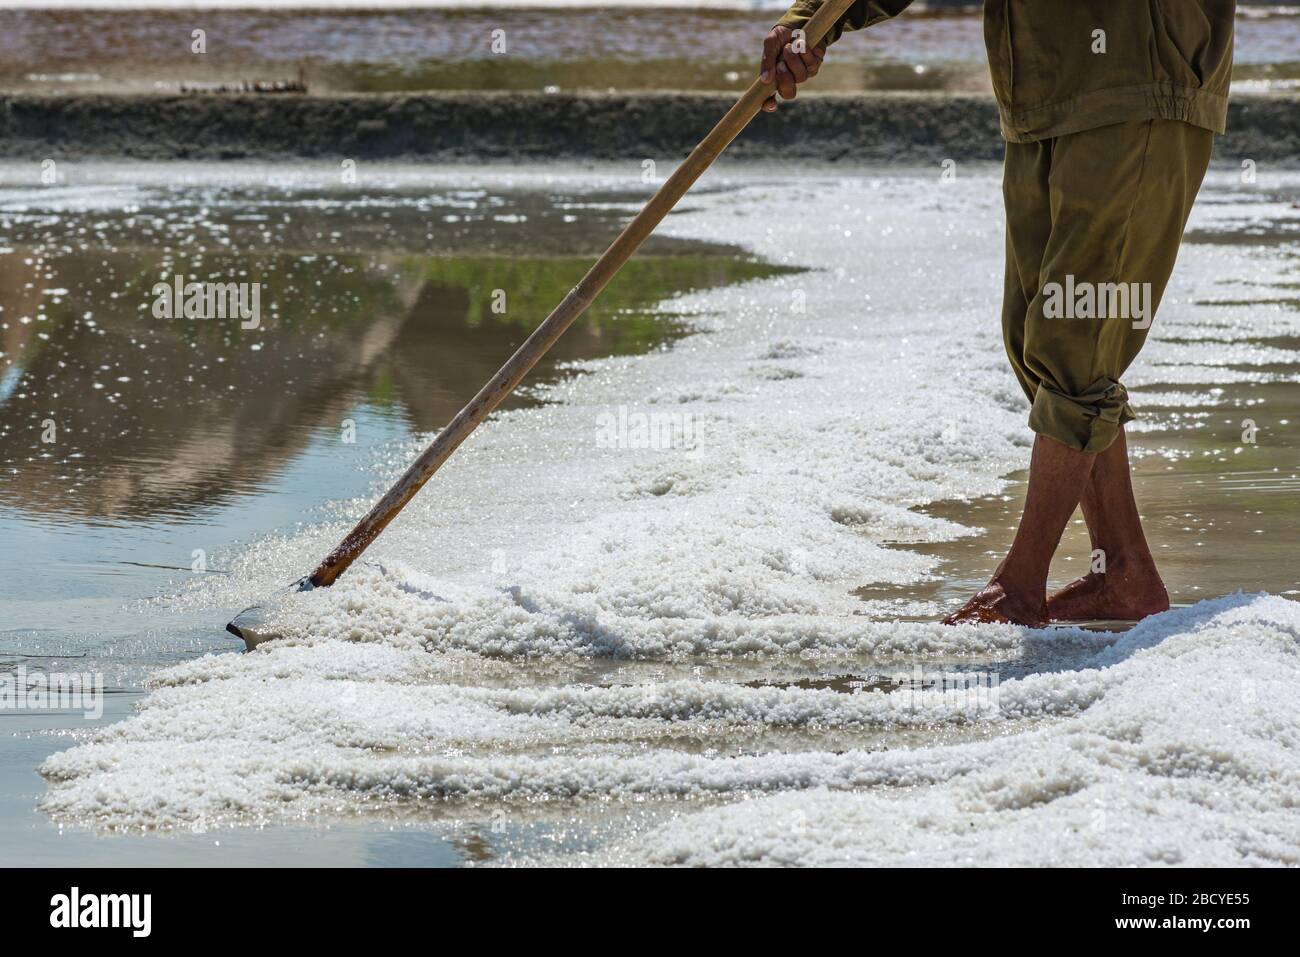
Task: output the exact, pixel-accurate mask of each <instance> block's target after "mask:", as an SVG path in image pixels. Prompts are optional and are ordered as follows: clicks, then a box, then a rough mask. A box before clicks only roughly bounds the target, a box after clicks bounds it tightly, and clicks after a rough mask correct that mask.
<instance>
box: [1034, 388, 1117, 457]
mask: <svg viewBox="0 0 1300 957" xmlns="http://www.w3.org/2000/svg"><path fill="white" fill-rule="evenodd" d="M1134 418H1136V416H1135V415H1134V414H1133V409H1132V407H1131V406H1130V405H1129V404H1128V390H1127V389H1125V388H1124V386H1122V385H1120V384H1119V383H1118V382H1115V381H1114V380H1113V379H1101V380H1099V381H1097V382H1094V383H1093V384H1092V385H1091V386H1089V387H1088V389H1087V391H1086V392H1085V393H1084V394H1083V395H1077V396H1070V395H1065V394H1063V393H1061V392H1057V391H1056V390H1054V389H1052V388H1051V387H1050V386H1048V385H1047V384H1046V383H1040V384H1039V386H1038V391H1037V392H1036V393H1035V394H1034V405H1033V408H1031V409H1030V410H1029V427H1030V428H1031V429H1033V430H1034V431H1035V432H1037V433H1038V434H1039V435H1046V436H1048V437H1049V438H1053V439H1056V440H1057V441H1058V442H1061V443H1064V444H1065V445H1068V446H1069V447H1070V448H1072V449H1075V450H1077V451H1079V452H1104V451H1106V449H1108V448H1109V447H1110V444H1111V443H1112V442H1114V441H1115V439H1116V437H1117V436H1118V435H1119V430H1120V428H1121V427H1122V426H1123V425H1124V423H1125V422H1132V421H1133V419H1134Z"/></svg>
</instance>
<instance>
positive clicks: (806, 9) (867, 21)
mask: <svg viewBox="0 0 1300 957" xmlns="http://www.w3.org/2000/svg"><path fill="white" fill-rule="evenodd" d="M911 4H912V0H858V2H857V3H855V4H853V6H851V7H849V12H848V13H846V14H844V16H842V17H840V20H839V22H838V23H836V24H835V26H833V27H831V32H830V33H828V34H826V39H825V40H823V41H822V42H823V43H824V44H825V45H826V46H830V45H831V44H832V43H834V42H835V41H836V40H838V39H839V38H840V35H841V34H842V33H844V31H845V30H862V29H864V28H866V27H869V26H871V25H872V24H875V23H879V22H880V21H881V20H888V19H890V18H891V17H896V16H898V15H899V14H900V13H902V12H903V11H904V10H906V9H907V8H908V7H909V6H911ZM821 5H822V0H795V3H794V6H792V7H791V8H790V9H789V11H787V12H786V15H785V16H783V17H782V18H781V19H780V20H778V21H776V25H777V26H778V27H789V28H790V29H791V30H797V29H799V28H800V27H802V26H803V25H804V24H805V23H807V22H808V21H809V20H811V19H812V15H813V14H814V13H816V12H817V8H818V7H820V6H821Z"/></svg>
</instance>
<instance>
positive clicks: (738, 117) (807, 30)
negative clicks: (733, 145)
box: [308, 0, 855, 587]
mask: <svg viewBox="0 0 1300 957" xmlns="http://www.w3.org/2000/svg"><path fill="white" fill-rule="evenodd" d="M854 2H855V0H826V2H824V3H823V4H822V5H821V7H820V8H818V10H817V12H816V13H814V14H813V16H812V18H811V19H810V20H809V21H808V23H807V24H806V25H805V26H804V36H805V40H806V42H807V44H808V46H809V47H810V48H811V47H815V46H816V45H817V44H819V43H820V42H821V41H822V40H823V39H824V38H825V36H826V34H827V33H829V32H830V30H831V27H832V26H834V25H835V23H836V22H838V20H839V19H840V17H841V16H843V14H844V13H845V12H846V11H847V10H848V8H849V7H850V6H852V4H853V3H854ZM775 90H776V82H775V80H770V81H768V82H767V83H764V82H763V81H762V80H761V79H756V80H755V81H754V82H753V83H752V84H751V85H750V87H749V89H748V90H746V91H745V92H744V94H743V95H742V96H741V97H740V99H739V100H737V101H736V104H735V106H733V107H732V108H731V109H730V110H728V111H727V114H726V115H725V116H724V117H723V118H722V119H721V120H719V121H718V124H717V126H715V127H714V128H713V129H712V130H711V131H710V132H709V135H708V136H706V137H704V139H703V140H701V141H700V144H699V145H698V146H696V147H695V149H693V150H691V155H690V156H688V157H687V158H686V160H685V161H684V162H683V163H682V164H681V165H680V166H678V167H677V169H675V170H673V172H672V175H671V176H669V177H668V179H667V180H666V181H665V182H664V184H663V186H661V187H659V190H658V192H656V193H655V194H654V196H652V197H650V201H649V202H647V203H646V204H645V207H644V208H643V209H642V210H641V212H639V213H637V215H636V216H635V217H634V218H633V219H632V221H631V222H630V223H628V224H627V226H625V227H624V228H623V231H622V232H621V233H619V235H618V238H617V239H615V240H614V241H613V242H612V243H611V244H610V246H609V248H608V249H606V250H605V252H604V253H602V254H601V257H600V258H599V259H597V260H596V263H595V265H593V266H592V267H591V269H590V270H588V271H587V274H586V275H585V276H583V277H582V280H581V281H580V282H579V283H578V284H577V285H576V286H574V287H573V289H572V290H570V291H569V293H568V295H566V296H565V297H564V299H563V300H561V301H560V304H559V305H558V306H556V307H555V309H554V310H553V311H552V312H551V314H550V315H549V316H547V317H546V320H545V321H544V322H543V323H542V324H541V325H540V326H538V327H537V328H536V329H534V330H533V333H532V335H530V336H529V337H528V338H527V339H526V340H525V341H524V343H523V345H521V346H520V347H519V348H518V349H517V350H516V351H515V354H514V355H512V356H511V357H510V358H509V359H508V360H507V361H506V364H505V365H503V366H502V367H501V368H500V370H498V371H497V373H496V375H494V376H493V377H492V378H491V379H489V380H488V382H487V384H486V385H484V386H483V388H482V389H480V390H479V392H478V395H476V396H474V398H473V399H471V400H470V401H469V404H468V405H466V406H465V407H464V408H463V409H461V410H460V411H459V412H457V413H456V415H455V416H454V417H453V418H452V420H451V421H450V422H449V423H447V426H446V428H444V429H443V430H442V431H441V432H439V433H438V435H437V437H436V438H435V439H434V440H433V442H431V443H430V444H429V447H428V448H427V449H425V450H424V451H423V452H422V453H420V457H419V458H417V459H416V460H415V461H414V462H412V463H411V465H410V467H409V468H407V470H406V471H405V472H404V473H403V474H402V477H401V478H399V479H398V480H397V481H396V482H395V483H393V486H392V488H390V489H389V490H388V491H387V492H386V493H385V494H384V497H383V498H381V499H380V500H379V501H378V502H376V503H375V504H374V507H372V508H371V509H370V511H369V512H367V513H366V516H365V517H364V518H363V519H361V521H360V522H358V523H357V525H356V527H355V528H353V529H352V531H350V532H348V534H347V536H346V537H345V538H344V539H343V541H341V542H339V544H338V546H337V547H336V548H335V549H334V550H333V551H332V552H330V553H329V554H328V555H327V556H325V559H324V560H323V561H322V562H321V563H320V564H319V565H318V566H316V570H315V571H313V572H312V573H311V575H310V576H309V577H308V581H309V582H310V584H311V585H312V586H316V587H324V586H327V585H331V584H333V583H334V580H335V579H336V578H338V577H339V575H341V574H343V572H344V571H346V570H347V567H348V566H349V565H351V564H352V562H354V561H355V560H356V559H357V557H358V556H359V555H360V554H361V553H362V552H363V551H365V550H366V548H367V546H369V545H370V543H371V542H373V541H374V540H375V538H377V537H378V535H379V533H380V532H382V531H383V530H384V528H385V527H387V525H388V523H389V522H391V521H392V520H393V519H394V518H395V517H396V516H397V513H398V512H400V511H401V510H402V509H403V508H404V507H405V505H406V503H407V502H409V501H410V500H411V499H412V498H413V497H414V496H415V493H416V492H418V491H419V490H420V489H421V488H422V487H423V486H424V483H425V482H427V481H428V480H429V479H430V477H432V475H433V473H434V472H436V471H438V469H439V468H441V467H442V463H444V462H445V461H447V459H448V458H449V457H450V456H451V453H453V452H455V451H456V449H457V448H458V447H459V446H460V444H461V443H462V442H464V441H465V439H467V438H468V437H469V435H470V433H471V432H473V431H474V430H475V429H476V428H478V425H479V423H481V422H482V421H483V420H484V419H485V418H487V417H488V415H490V414H491V412H492V410H493V409H495V408H496V407H497V406H498V405H499V404H500V403H501V400H502V399H504V398H505V397H506V396H507V395H509V394H510V393H511V392H512V391H513V390H514V388H515V386H517V385H518V384H519V382H520V380H522V379H523V377H524V376H525V375H527V374H528V372H529V370H530V369H532V367H533V366H534V365H536V364H537V361H538V360H539V359H541V357H542V356H544V355H545V354H546V352H547V350H549V349H550V348H551V346H553V345H554V344H555V342H556V340H558V339H559V338H560V336H562V335H564V332H565V330H566V329H568V328H569V326H571V325H572V324H573V322H574V320H575V319H577V318H578V317H579V316H580V315H582V313H583V312H584V311H585V310H586V309H587V307H588V306H590V305H591V304H592V302H593V301H595V299H596V297H597V296H598V295H600V292H601V290H602V289H604V288H605V286H606V285H607V284H608V283H609V281H610V280H611V279H613V278H614V276H615V275H616V274H617V273H618V271H619V269H621V268H622V267H623V264H624V263H625V262H627V261H628V260H629V259H630V258H631V257H632V254H633V253H635V252H636V251H637V248H638V247H640V245H641V244H642V243H643V242H645V240H646V237H648V236H649V235H650V234H651V233H652V232H654V229H655V227H656V226H658V225H659V223H660V222H661V221H662V220H663V218H664V217H665V216H667V215H668V213H669V212H670V211H671V210H672V208H673V207H674V206H676V205H677V201H678V200H680V199H681V198H682V197H683V196H684V195H685V194H686V191H687V190H688V189H690V188H691V186H692V185H693V184H694V183H695V181H696V180H697V179H699V178H700V176H701V175H702V174H703V173H704V171H705V170H707V169H708V168H709V167H710V166H711V165H712V164H713V161H714V160H715V159H717V158H718V155H719V154H720V153H721V152H722V151H723V150H724V149H726V148H727V145H728V144H729V143H730V142H731V141H732V140H734V139H735V138H736V136H737V135H739V133H740V131H741V130H743V129H744V128H745V127H746V125H748V123H749V121H750V120H752V119H753V118H754V116H755V115H756V114H757V113H758V111H759V110H760V109H761V108H762V106H763V101H764V100H766V99H767V98H768V97H769V96H771V95H772V94H773V93H774V92H775Z"/></svg>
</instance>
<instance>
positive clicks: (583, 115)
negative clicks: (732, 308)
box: [0, 92, 1300, 164]
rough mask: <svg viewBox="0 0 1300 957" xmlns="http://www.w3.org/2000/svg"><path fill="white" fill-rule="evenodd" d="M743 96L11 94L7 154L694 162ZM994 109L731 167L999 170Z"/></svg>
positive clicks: (896, 121)
mask: <svg viewBox="0 0 1300 957" xmlns="http://www.w3.org/2000/svg"><path fill="white" fill-rule="evenodd" d="M733 102H734V97H732V96H731V95H730V94H725V93H724V94H711V93H698V94H692V93H632V94H581V93H579V94H565V93H556V94H547V93H517V92H500V93H496V92H487V93H436V94H422V95H409V94H397V95H340V96H311V95H308V96H301V95H290V94H280V95H236V96H216V95H188V96H162V95H62V96H54V95H30V94H23V95H11V96H4V97H0V155H3V156H6V157H11V158H15V159H18V158H23V157H32V158H39V159H44V158H47V157H48V158H56V159H57V158H63V159H78V158H91V157H133V158H141V159H236V158H239V159H284V158H292V157H315V158H328V157H332V156H337V157H341V158H357V159H417V158H420V159H433V160H439V161H457V160H482V159H502V160H525V159H542V158H590V159H622V158H626V157H628V156H637V157H665V156H681V155H684V154H685V153H687V152H688V151H689V150H690V148H691V147H692V146H693V145H694V144H695V143H696V142H698V141H699V139H700V138H701V137H702V136H703V135H704V134H705V133H706V132H707V131H708V130H709V128H710V127H711V126H712V125H713V124H714V123H715V122H717V120H718V118H720V117H721V116H722V114H723V113H725V112H726V110H727V109H728V107H730V106H731V104H732V103H733ZM1216 152H1217V155H1218V158H1219V159H1220V161H1222V162H1228V161H1232V162H1234V163H1235V162H1237V161H1238V158H1249V159H1253V160H1255V161H1256V162H1266V163H1287V164H1294V163H1296V162H1297V158H1300V96H1297V95H1290V94H1270V95H1253V96H1252V95H1239V96H1236V97H1234V99H1233V101H1232V104H1231V106H1230V110H1229V119H1228V132H1227V134H1226V135H1225V136H1223V137H1221V138H1220V140H1219V141H1218V144H1217V146H1216ZM1001 154H1002V141H1001V139H1000V137H999V135H998V126H997V111H996V109H995V107H994V104H993V101H992V99H991V98H989V97H987V96H979V95H968V94H956V95H954V94H949V93H876V94H871V95H866V96H864V95H862V94H834V93H828V94H821V95H809V96H805V97H800V99H799V100H797V101H796V102H794V103H789V104H785V105H783V106H782V108H781V110H780V111H779V112H778V113H777V114H776V115H775V116H761V117H759V118H758V120H756V121H755V122H754V123H753V124H752V125H751V126H750V128H749V129H747V130H746V131H745V132H744V133H743V134H742V135H741V137H740V138H739V139H738V140H737V141H736V142H735V143H734V144H733V145H732V146H731V147H730V149H729V151H728V156H733V157H738V158H739V157H744V158H753V159H773V158H791V157H792V156H793V157H798V158H800V159H806V160H816V161H837V160H844V159H852V160H853V161H856V162H863V161H869V162H874V163H906V164H915V163H923V162H930V161H937V160H939V159H943V158H953V159H970V160H976V159H997V158H999V157H1000V156H1001Z"/></svg>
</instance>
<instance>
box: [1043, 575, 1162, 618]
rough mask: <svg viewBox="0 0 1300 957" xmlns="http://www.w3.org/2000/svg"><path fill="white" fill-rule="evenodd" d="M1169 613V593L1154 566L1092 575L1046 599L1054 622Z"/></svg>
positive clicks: (1079, 579) (1071, 583)
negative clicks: (1133, 570) (1135, 570)
mask: <svg viewBox="0 0 1300 957" xmlns="http://www.w3.org/2000/svg"><path fill="white" fill-rule="evenodd" d="M1168 610H1169V592H1167V591H1166V590H1165V583H1164V582H1163V581H1161V580H1160V574H1159V573H1158V572H1157V571H1156V570H1155V566H1151V567H1150V568H1147V569H1143V570H1141V571H1139V572H1125V570H1123V569H1109V570H1107V571H1106V572H1105V573H1104V574H1098V573H1097V572H1089V573H1088V574H1086V575H1084V576H1083V577H1082V578H1078V579H1075V580H1074V581H1072V582H1070V584H1068V585H1066V586H1065V587H1064V588H1062V589H1060V590H1059V591H1057V592H1055V593H1053V594H1052V595H1051V596H1049V597H1048V599H1047V615H1048V617H1049V618H1051V619H1052V620H1053V621H1088V620H1092V619H1103V620H1105V619H1112V620H1120V621H1137V620H1138V619H1140V618H1145V617H1146V616H1147V615H1158V614H1159V613H1160V612H1162V611H1168Z"/></svg>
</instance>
